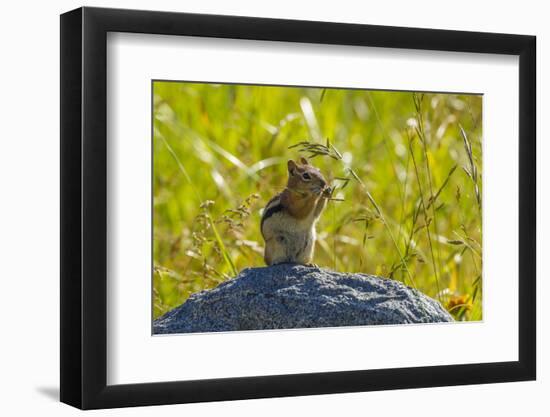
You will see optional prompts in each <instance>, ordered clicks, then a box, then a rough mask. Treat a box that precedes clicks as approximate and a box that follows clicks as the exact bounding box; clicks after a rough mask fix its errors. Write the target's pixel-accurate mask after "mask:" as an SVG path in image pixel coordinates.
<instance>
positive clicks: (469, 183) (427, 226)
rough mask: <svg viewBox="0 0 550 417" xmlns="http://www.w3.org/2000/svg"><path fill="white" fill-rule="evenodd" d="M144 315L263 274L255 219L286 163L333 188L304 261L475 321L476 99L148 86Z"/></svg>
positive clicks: (278, 185)
mask: <svg viewBox="0 0 550 417" xmlns="http://www.w3.org/2000/svg"><path fill="white" fill-rule="evenodd" d="M153 92H154V115H153V123H154V138H153V141H154V144H153V146H154V185H153V186H154V190H153V194H154V217H153V222H154V265H155V267H154V274H153V278H154V317H158V316H160V315H161V314H163V313H165V312H167V311H169V310H170V309H172V308H174V307H176V306H177V305H179V304H181V303H182V302H183V301H185V300H186V299H187V298H188V297H189V296H190V295H191V294H193V293H195V292H197V291H201V290H203V289H207V288H212V287H214V286H216V285H218V284H219V283H220V282H223V281H225V280H227V279H231V278H232V277H233V276H235V274H236V272H237V271H239V270H241V269H243V268H245V267H250V266H262V265H263V241H262V237H261V234H260V228H259V226H260V217H261V209H262V208H263V206H264V205H265V204H266V202H267V201H268V200H269V199H270V198H271V197H272V196H273V195H274V194H275V193H277V192H279V191H281V189H282V188H283V187H284V185H285V183H286V179H287V173H286V161H287V160H288V159H296V158H298V157H299V156H307V157H310V158H312V159H311V163H313V164H314V165H315V166H317V167H318V168H319V169H321V171H322V172H323V173H324V174H325V177H327V179H328V180H329V181H330V182H331V183H332V185H333V186H335V188H336V189H335V192H334V194H333V197H334V201H331V202H329V204H328V205H327V208H326V210H325V211H324V213H323V215H322V217H321V220H320V221H319V224H318V225H317V232H318V241H317V246H316V252H315V259H314V262H315V263H317V264H318V265H320V266H324V267H328V268H333V269H336V270H339V271H349V272H364V273H369V274H377V275H382V276H385V277H388V278H392V279H396V280H400V281H402V282H404V283H406V284H407V285H410V286H413V287H416V288H418V289H419V290H421V291H423V292H424V293H426V294H428V295H430V296H432V297H434V298H436V299H439V300H440V301H441V302H442V304H443V305H444V306H445V307H446V308H447V309H448V310H449V311H450V312H451V313H452V314H453V315H454V317H455V318H456V319H459V320H480V319H481V318H482V309H481V299H482V279H481V270H482V245H481V242H482V227H481V224H482V223H481V204H482V201H481V195H482V159H481V139H482V131H481V129H482V116H481V111H482V99H481V96H475V95H452V94H431V93H429V94H423V93H412V92H387V91H367V90H341V89H316V88H289V87H264V86H243V85H215V84H192V83H176V82H155V83H154V91H153Z"/></svg>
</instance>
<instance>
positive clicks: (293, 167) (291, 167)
mask: <svg viewBox="0 0 550 417" xmlns="http://www.w3.org/2000/svg"><path fill="white" fill-rule="evenodd" d="M287 167H288V172H289V173H290V175H294V172H295V170H296V162H294V161H293V160H292V159H289V160H288V162H287Z"/></svg>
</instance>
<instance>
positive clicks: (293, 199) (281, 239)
mask: <svg viewBox="0 0 550 417" xmlns="http://www.w3.org/2000/svg"><path fill="white" fill-rule="evenodd" d="M330 193H331V190H330V187H328V186H327V181H326V180H325V178H324V177H323V175H322V174H321V172H320V171H319V170H318V169H317V168H315V167H314V166H312V165H310V164H309V162H308V161H307V159H305V158H301V159H300V163H299V164H297V163H296V162H294V161H293V160H290V161H288V183H287V186H286V188H285V189H284V191H283V192H282V193H280V194H277V195H276V196H275V197H273V198H272V199H271V200H269V202H268V203H267V205H266V207H265V209H264V211H263V214H262V223H261V231H262V236H263V238H264V240H265V252H264V260H265V263H266V264H267V265H275V264H279V263H285V262H288V263H299V264H303V265H310V264H311V261H312V259H313V250H314V248H315V238H316V235H315V223H316V222H317V220H318V219H319V217H320V216H321V212H322V211H323V209H324V208H325V205H326V203H327V198H329V197H330Z"/></svg>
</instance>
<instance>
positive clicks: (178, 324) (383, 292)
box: [153, 264, 453, 334]
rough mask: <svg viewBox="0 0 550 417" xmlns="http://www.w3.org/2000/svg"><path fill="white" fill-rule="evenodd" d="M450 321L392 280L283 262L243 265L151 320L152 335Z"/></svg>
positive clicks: (432, 303) (418, 294) (439, 308)
mask: <svg viewBox="0 0 550 417" xmlns="http://www.w3.org/2000/svg"><path fill="white" fill-rule="evenodd" d="M450 321H453V319H452V317H451V316H450V315H449V313H448V312H447V311H446V310H445V309H444V308H443V307H442V306H441V304H440V303H439V302H438V301H435V300H433V299H432V298H430V297H428V296H426V295H424V294H422V293H421V292H420V291H417V290H415V289H412V288H410V287H407V286H405V285H403V284H402V283H400V282H398V281H394V280H391V279H383V278H379V277H375V276H370V275H365V274H349V273H346V274H344V273H339V272H334V271H331V270H328V269H319V268H313V267H306V266H302V265H292V264H283V265H275V266H271V267H266V268H249V269H245V270H243V271H242V272H241V273H240V274H239V275H238V276H237V277H236V278H235V279H232V280H230V281H227V282H224V283H223V284H221V285H219V286H218V287H217V288H214V289H212V290H206V291H202V292H200V293H197V294H194V295H192V296H191V297H190V298H189V299H188V300H187V301H186V302H185V303H183V304H182V305H181V306H179V307H177V308H175V309H174V310H172V311H170V312H168V313H166V314H165V315H164V316H162V317H160V318H158V319H157V320H155V321H154V323H153V331H154V333H155V334H163V333H189V332H221V331H234V330H262V329H290V328H308V327H337V326H364V325H373V324H405V323H434V322H450Z"/></svg>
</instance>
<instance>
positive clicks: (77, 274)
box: [60, 7, 536, 409]
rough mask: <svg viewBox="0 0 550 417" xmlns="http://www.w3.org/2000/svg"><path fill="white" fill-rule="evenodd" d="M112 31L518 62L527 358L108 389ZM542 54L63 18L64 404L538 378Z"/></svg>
mask: <svg viewBox="0 0 550 417" xmlns="http://www.w3.org/2000/svg"><path fill="white" fill-rule="evenodd" d="M108 32H131V33H146V34H162V35H174V36H178V35H186V36H198V37H214V38H234V39H253V40H266V41H284V42H305V43H317V44H332V45H356V46H371V47H382V48H402V49H421V50H439V51H456V52H475V53H489V54H506V55H516V56H519V103H518V112H519V132H518V138H519V155H518V158H519V242H518V243H519V271H518V272H519V278H520V279H519V294H518V297H519V360H518V361H514V362H498V363H477V364H468V365H446V366H428V367H413V368H399V369H377V370H356V371H343V372H326V373H310V374H292V375H274V376H256V377H239V378H224V379H209V380H198V381H172V382H162V383H140V384H131V385H112V386H109V385H107V383H106V375H107V369H106V366H107V339H106V329H107V312H106V307H107V305H106V299H107V249H106V248H107V181H108V178H107V139H106V137H107V135H106V127H107V111H106V94H107V91H106V90H107V87H106V85H107V82H106V81H107V73H106V59H107V58H106V55H107V54H106V46H107V41H106V39H107V33H108ZM535 51H536V38H535V37H534V36H524V35H510V34H494V33H481V32H461V31H448V30H432V29H415V28H403V27H387V26H371V25H357V24H341V23H323V22H312V21H293V20H278V19H265V18H251V17H233V16H216V15H199V14H185V13H169V12H152V11H136V10H120V9H102V8H88V7H84V8H80V9H77V10H73V11H71V12H68V13H65V14H63V15H61V53H60V57H61V92H60V93H61V310H60V315H61V401H62V402H64V403H67V404H70V405H72V406H75V407H78V408H82V409H94V408H111V407H123V406H142V405H156V404H174V403H190V402H201V401H218V400H237V399H250V398H264V397H282V396H298V395H313V394H327V393H343V392H357V391H376V390H388V389H402V388H421V387H434V386H448V385H463V384H482V383H496V382H506V381H524V380H533V379H535V377H536V316H535V311H536V304H535V301H536V297H535V292H536V262H535V261H536V259H535V257H536V255H535V254H536V186H535V185H536V174H535V173H536V158H535V154H536V145H535V134H536V131H535V117H536V116H535V108H536V92H535V87H536V81H535V80H536V77H535V75H536V73H535V66H536V65H535V63H536V55H535V54H536V52H535Z"/></svg>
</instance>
